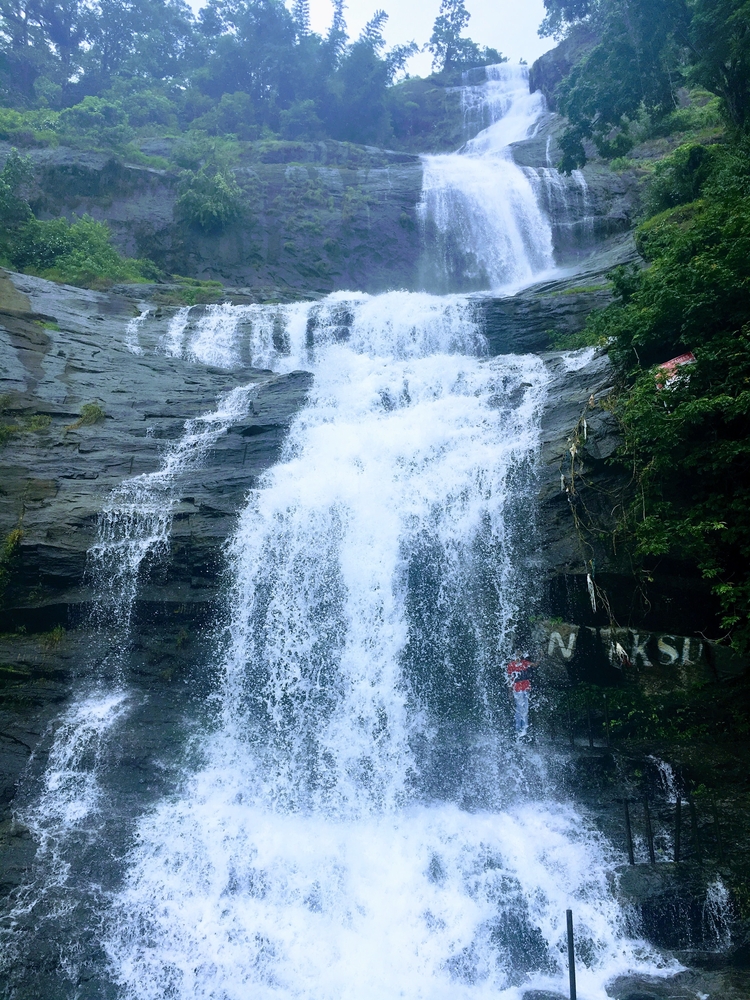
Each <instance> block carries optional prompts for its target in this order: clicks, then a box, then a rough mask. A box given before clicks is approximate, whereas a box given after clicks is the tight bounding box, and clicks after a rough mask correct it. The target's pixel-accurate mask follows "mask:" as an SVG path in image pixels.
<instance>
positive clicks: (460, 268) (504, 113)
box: [419, 64, 554, 293]
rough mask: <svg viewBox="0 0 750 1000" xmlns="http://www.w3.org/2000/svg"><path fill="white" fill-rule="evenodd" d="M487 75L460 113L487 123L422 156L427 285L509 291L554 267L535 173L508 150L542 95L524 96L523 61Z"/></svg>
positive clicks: (530, 124) (534, 117)
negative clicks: (452, 148)
mask: <svg viewBox="0 0 750 1000" xmlns="http://www.w3.org/2000/svg"><path fill="white" fill-rule="evenodd" d="M486 74H487V79H486V80H485V82H484V83H483V84H481V85H479V86H475V87H471V88H468V95H467V97H466V98H465V102H464V115H465V120H467V118H468V120H474V121H477V120H480V121H482V122H484V121H488V125H487V127H486V128H484V129H483V131H481V132H480V133H479V134H478V135H477V136H476V137H475V138H473V139H471V140H469V142H467V143H466V144H465V145H464V146H463V148H462V149H461V150H459V152H458V153H451V154H447V155H441V156H424V157H423V158H422V160H423V164H424V180H423V183H422V200H421V203H420V205H419V215H420V218H421V220H422V225H423V228H424V231H425V239H426V242H427V244H428V246H429V248H430V250H429V254H428V261H427V264H426V275H425V283H426V284H428V285H430V286H432V287H438V288H439V289H440V290H448V289H457V290H461V291H463V290H467V291H468V290H481V289H492V290H494V291H496V292H504V293H508V292H512V291H515V290H516V289H518V288H520V287H522V286H523V285H528V284H530V283H531V282H532V281H534V280H536V279H538V278H540V277H542V276H543V275H544V274H545V273H546V272H549V271H551V270H552V268H553V267H554V254H553V246H552V228H551V225H550V221H549V217H548V215H547V214H546V213H545V212H544V211H543V209H542V206H541V204H540V198H539V196H538V193H537V191H536V186H537V176H536V173H535V172H534V171H533V170H530V169H524V168H522V167H519V166H518V165H517V164H516V163H515V161H514V160H513V157H512V154H511V150H510V148H509V147H510V145H511V143H514V142H519V141H521V140H522V139H526V138H527V137H528V136H529V135H530V134H531V133H532V132H533V130H534V127H535V125H536V123H537V121H538V119H539V117H540V115H541V114H542V113H543V112H544V110H545V104H544V98H543V97H542V95H541V94H530V93H529V86H528V69H527V67H525V66H509V65H507V64H502V65H499V66H488V67H487V69H486Z"/></svg>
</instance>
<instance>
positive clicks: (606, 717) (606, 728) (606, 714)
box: [604, 691, 610, 746]
mask: <svg viewBox="0 0 750 1000" xmlns="http://www.w3.org/2000/svg"><path fill="white" fill-rule="evenodd" d="M604 732H605V734H606V737H607V746H609V745H610V738H609V706H608V705H607V692H606V691H605V692H604Z"/></svg>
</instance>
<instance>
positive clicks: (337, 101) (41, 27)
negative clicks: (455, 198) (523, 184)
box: [0, 0, 502, 148]
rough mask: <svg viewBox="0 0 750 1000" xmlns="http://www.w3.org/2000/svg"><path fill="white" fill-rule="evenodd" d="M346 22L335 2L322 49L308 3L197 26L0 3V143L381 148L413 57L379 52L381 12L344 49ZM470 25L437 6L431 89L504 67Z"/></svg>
mask: <svg viewBox="0 0 750 1000" xmlns="http://www.w3.org/2000/svg"><path fill="white" fill-rule="evenodd" d="M344 10H345V4H344V3H343V0H333V20H332V23H331V27H330V29H329V30H328V32H327V34H326V35H324V36H323V35H319V34H316V33H315V32H313V31H312V30H311V29H310V13H309V3H308V0H296V2H295V3H294V4H293V6H292V9H291V10H289V9H287V7H286V6H285V4H284V3H283V2H282V0H209V2H208V3H207V4H206V6H205V7H204V8H203V9H202V10H201V11H200V13H199V14H198V16H197V17H195V16H194V15H193V14H192V12H191V11H190V8H189V7H188V6H187V4H185V3H182V2H181V0H107V2H106V3H105V2H103V0H102V2H100V3H93V4H89V3H84V2H83V0H66V2H65V3H63V4H54V5H53V4H45V3H41V4H39V3H31V4H26V3H22V4H21V5H18V4H10V3H0V104H1V105H3V106H4V107H2V108H0V137H3V138H7V139H10V140H11V141H13V142H15V143H16V144H17V145H19V146H21V145H23V144H29V143H41V144H45V143H55V142H56V141H64V142H73V143H76V142H77V143H81V142H83V143H85V144H86V145H88V146H89V147H90V146H106V147H117V148H124V147H125V146H127V144H128V143H129V142H130V141H131V140H133V139H135V138H138V137H139V136H144V135H154V134H157V135H164V134H169V135H179V134H181V133H184V132H188V131H194V132H199V133H200V132H202V133H205V134H208V135H223V136H227V135H232V136H235V137H236V138H238V139H241V140H252V139H261V138H264V137H277V138H282V139H309V140H316V139H320V138H332V139H337V140H341V141H348V142H356V143H370V144H376V145H381V146H382V145H392V144H394V143H397V142H398V134H397V133H398V127H397V123H398V120H399V119H400V118H403V116H404V113H405V110H406V109H405V107H404V105H405V104H410V103H415V102H414V101H413V96H414V95H413V94H410V93H409V92H408V88H407V93H406V94H403V93H401V92H400V91H399V88H398V87H394V86H393V84H394V82H395V80H396V78H397V76H398V75H399V74H401V73H402V71H403V69H404V66H405V64H406V62H407V60H408V59H409V57H410V56H411V55H413V54H414V53H415V52H416V51H418V49H419V47H418V46H417V45H416V43H414V42H408V43H406V44H403V45H397V46H395V47H394V48H392V49H390V50H386V45H385V40H384V38H383V28H384V25H385V23H386V21H387V19H388V16H387V14H386V13H385V12H384V11H382V10H377V11H375V13H374V15H373V17H372V18H371V20H370V21H369V22H368V24H367V25H366V27H365V28H364V30H363V31H362V33H361V34H360V36H359V37H358V38H357V39H355V40H353V41H352V40H350V39H349V36H348V32H347V25H346V20H345V16H344ZM468 21H469V14H468V12H467V10H466V8H465V6H464V0H442V3H441V6H440V11H439V14H438V17H437V19H436V21H435V25H434V30H433V34H432V37H431V39H430V42H429V44H428V47H429V49H430V50H431V51H432V54H433V58H434V69H435V70H436V71H437V72H438V74H439V76H438V78H437V80H438V81H439V82H441V83H451V82H458V80H459V79H460V72H461V70H462V69H464V68H466V67H469V66H481V65H485V64H487V63H491V62H498V61H500V60H501V59H502V56H501V55H500V53H498V52H497V51H495V50H494V49H488V48H482V47H480V46H479V45H477V44H476V43H475V42H473V41H472V40H471V39H469V38H466V37H464V36H463V31H464V29H465V28H466V25H467V23H468ZM416 103H419V102H416ZM422 110H423V111H424V108H423V109H422ZM430 124H432V125H434V124H436V122H435V121H432V122H431V123H430ZM394 125H395V126H396V127H394Z"/></svg>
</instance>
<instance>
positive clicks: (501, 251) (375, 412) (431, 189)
mask: <svg viewBox="0 0 750 1000" xmlns="http://www.w3.org/2000/svg"><path fill="white" fill-rule="evenodd" d="M476 89H477V93H475V94H472V95H468V94H467V115H468V114H474V113H475V112H476V113H481V115H484V116H487V117H488V118H489V122H488V127H487V129H486V131H485V132H484V133H482V134H481V135H479V136H477V138H476V139H475V140H472V142H470V143H468V144H467V146H466V147H465V148H464V150H463V151H462V152H461V153H460V154H456V155H454V156H450V157H428V158H425V182H424V196H423V202H422V206H421V211H422V215H423V219H424V220H425V225H426V226H427V225H432V226H433V227H434V231H435V233H436V234H437V236H438V237H439V238H440V239H441V240H442V241H443V242H442V243H441V247H442V250H443V251H444V252H445V253H444V261H445V260H447V256H446V255H447V254H448V252H449V251H451V252H452V250H455V251H456V252H457V253H458V254H459V256H460V257H461V260H462V261H463V262H464V263H465V262H466V261H468V262H469V264H470V266H471V267H473V268H474V272H473V277H472V276H471V275H470V276H469V277H470V283H471V282H473V284H474V286H476V287H480V286H482V285H483V284H484V286H485V287H493V288H496V289H506V290H508V289H513V288H516V287H518V286H519V285H521V284H524V283H526V282H528V281H530V280H532V279H533V278H534V277H538V276H539V275H540V274H541V273H543V272H544V271H545V269H547V268H549V267H551V265H552V243H551V235H550V226H549V221H548V220H547V218H546V217H545V215H544V213H543V212H542V210H541V209H540V207H539V197H538V192H537V191H536V189H535V187H534V183H535V181H534V179H535V177H537V175H536V174H533V172H531V173H529V172H528V171H524V170H522V169H520V168H518V167H517V166H516V165H515V163H514V162H513V161H512V159H511V158H510V156H509V154H508V150H507V147H508V145H509V143H511V142H513V141H516V140H517V139H521V138H524V137H525V136H526V135H527V134H528V133H529V131H530V130H531V129H532V128H533V127H534V123H535V121H536V119H537V117H538V115H539V114H540V113H541V110H542V109H543V105H542V104H541V99H540V98H537V97H531V96H530V95H529V94H528V88H527V86H526V79H525V71H524V70H522V69H511V68H508V67H505V66H502V67H490V68H489V70H488V80H487V82H486V84H484V85H482V88H476ZM479 90H481V95H480V94H479V93H478V91H479ZM471 102H474V104H473V105H472V107H473V110H472V109H471V107H470V105H471ZM480 105H481V108H480V111H477V107H479V106H480ZM532 174H533V176H532ZM451 241H452V242H451ZM461 255H462V256H461ZM472 255H473V257H472ZM472 261H473V263H472ZM446 266H447V265H446ZM462 266H463V265H462ZM144 319H145V314H143V316H142V317H140V318H138V319H135V320H133V321H132V322H131V324H129V326H128V330H127V335H126V342H127V346H128V347H129V348H130V349H131V350H133V351H135V352H137V353H142V352H143V348H142V347H141V346H140V344H139V342H138V334H139V329H140V325H141V323H142V322H143V321H144ZM485 347H486V345H485V342H484V338H483V336H482V334H481V330H480V326H479V323H478V321H477V317H476V315H475V313H474V307H473V305H472V303H471V302H470V300H468V299H466V298H464V297H461V296H446V297H443V298H437V297H434V296H430V295H424V294H409V293H406V292H392V293H389V294H386V295H381V296H369V295H365V294H360V293H348V292H347V293H344V292H341V293H336V294H334V295H331V296H329V297H328V298H327V299H326V300H324V301H322V302H318V303H309V302H308V303H298V304H294V305H287V306H273V307H272V306H268V307H265V306H256V305H250V306H240V307H232V306H231V305H219V306H209V307H207V308H198V309H196V311H195V312H193V311H192V310H190V309H187V308H185V309H182V310H179V311H178V312H176V313H175V315H174V316H173V318H172V320H171V322H170V324H169V327H168V330H167V331H166V335H165V337H164V339H163V341H162V343H161V344H160V345H159V350H161V351H163V352H165V353H167V354H169V355H172V356H174V357H181V358H184V359H185V360H188V361H190V360H194V361H200V362H202V363H205V364H209V365H212V366H217V367H224V368H232V367H234V366H237V365H239V364H252V365H255V366H256V367H264V368H266V367H270V368H274V369H275V370H277V371H282V372H284V371H286V372H288V371H292V370H294V369H298V368H307V369H310V370H312V371H313V372H314V376H315V380H314V387H313V389H312V391H311V393H310V396H309V399H308V403H307V406H306V407H305V408H304V409H303V410H302V411H301V413H300V414H299V415H298V417H297V418H296V420H295V422H294V424H293V426H292V429H291V432H290V435H289V438H288V440H287V443H286V445H285V450H284V454H283V456H282V460H281V461H280V462H279V463H278V464H277V465H276V466H275V467H274V468H272V469H271V470H270V471H269V472H268V473H267V474H266V475H265V476H264V477H263V479H262V481H261V483H260V484H259V486H258V488H257V489H254V490H253V491H252V493H251V494H250V496H249V498H248V503H247V506H246V508H245V509H244V511H243V512H242V514H241V517H240V519H239V523H238V527H237V531H236V533H235V535H234V538H233V539H232V541H231V544H230V546H229V548H228V553H227V555H228V563H229V569H230V571H231V584H230V586H229V588H228V594H227V604H228V617H229V620H230V627H229V628H228V630H227V635H226V637H225V638H224V640H223V641H222V642H221V643H220V644H219V646H218V649H217V652H216V656H217V659H220V661H221V670H220V676H219V677H218V678H217V684H216V697H215V698H214V699H213V707H212V714H211V717H210V719H209V720H208V721H206V720H205V719H203V720H202V722H203V726H202V729H201V731H200V732H199V733H198V735H197V737H196V740H195V745H194V747H193V748H192V751H191V753H190V754H189V756H188V759H186V762H185V764H184V769H183V777H182V782H181V784H180V787H179V788H178V789H177V790H175V791H174V792H173V794H171V795H169V796H167V797H165V798H163V799H162V800H161V801H159V802H157V804H156V805H155V806H154V807H153V808H151V809H150V810H149V811H147V812H146V813H145V814H144V815H142V816H141V819H140V820H139V822H138V825H137V832H136V835H135V838H134V841H133V844H132V849H131V851H130V854H129V856H128V858H127V865H128V867H127V873H126V875H125V877H124V878H123V879H122V880H120V881H119V882H118V888H117V890H116V891H115V892H113V893H112V894H111V896H110V897H109V898H107V900H106V905H104V904H103V902H102V899H103V895H104V894H103V892H102V890H101V888H100V887H99V886H96V885H93V886H88V885H85V884H84V888H83V889H82V890H81V892H82V893H83V894H85V893H88V894H89V896H90V897H91V898H93V899H94V903H93V904H91V906H90V910H89V918H90V920H91V922H92V924H93V923H94V922H96V926H97V927H102V928H103V935H104V941H103V943H104V947H105V948H106V952H107V956H108V960H109V968H108V974H109V975H110V976H111V978H112V979H114V980H115V981H116V983H117V984H118V985H119V987H120V989H121V993H122V995H123V996H127V997H130V998H132V1000H157V998H158V1000H163V998H165V997H169V998H170V1000H246V998H247V997H249V996H251V997H253V998H258V1000H264V998H268V1000H272V998H273V1000H292V998H295V1000H297V998H305V1000H355V998H356V1000H391V998H392V997H394V996H404V997H407V998H409V1000H440V998H443V997H445V998H446V1000H447V998H449V997H450V998H451V1000H454V998H458V1000H464V998H465V1000H485V998H487V1000H489V998H490V997H493V998H496V997H499V998H504V1000H520V998H521V997H522V996H523V995H524V993H525V992H527V991H530V990H547V991H552V992H551V995H552V996H559V995H561V993H562V992H563V991H564V987H563V983H564V980H565V975H566V969H565V963H564V957H563V956H564V938H565V909H566V908H567V907H569V906H572V907H573V909H574V911H575V914H576V927H577V935H578V953H579V963H580V964H579V969H578V983H579V996H580V997H581V998H582V1000H604V998H605V996H606V993H605V984H606V983H607V981H608V980H610V979H612V978H613V977H615V976H617V975H619V974H622V973H627V972H632V971H635V970H638V971H641V972H647V973H653V974H659V973H663V972H664V971H665V970H666V965H665V963H663V962H662V961H660V960H659V959H658V958H657V957H656V956H655V955H654V954H653V953H652V952H651V951H650V950H649V949H648V948H647V947H646V946H645V945H644V944H643V943H642V942H639V941H638V940H634V939H633V938H632V937H629V936H628V932H627V928H626V921H625V919H624V916H623V913H622V912H621V910H620V907H619V905H618V903H617V901H616V899H615V896H614V894H613V879H614V874H613V873H614V868H615V866H616V865H617V864H618V863H619V862H620V861H622V858H621V857H620V856H619V855H618V854H617V852H616V851H614V850H613V848H612V847H611V845H609V844H608V843H607V841H606V839H605V838H604V837H602V836H601V835H600V834H599V833H597V832H596V830H595V829H594V828H593V826H592V825H591V824H590V823H589V822H588V821H587V820H586V818H585V817H584V816H582V815H581V814H580V812H578V811H577V810H576V809H575V808H574V807H573V806H572V805H571V804H570V803H569V802H567V801H565V800H564V798H563V797H562V796H561V793H560V790H559V789H558V788H557V787H556V783H555V780H554V771H555V766H556V764H557V761H556V760H555V756H554V751H553V750H552V749H550V748H546V749H545V750H544V751H543V752H540V751H537V750H535V749H532V748H530V747H526V748H524V749H523V750H520V749H519V748H518V747H517V746H516V745H515V744H514V743H513V742H511V739H510V735H509V730H508V720H507V717H506V712H505V709H504V704H503V702H504V699H505V698H506V693H505V688H504V678H503V676H502V663H503V662H504V659H505V657H507V656H508V655H509V654H510V652H511V649H512V644H513V643H514V642H515V641H516V639H517V637H519V636H521V635H522V634H523V626H524V621H523V619H524V617H526V616H527V612H528V608H527V606H526V605H527V600H528V598H529V597H530V596H531V591H532V589H533V588H532V586H531V584H530V576H532V575H533V563H532V562H531V561H530V552H531V549H532V546H533V533H534V463H535V459H536V455H537V452H538V449H539V438H540V430H539V423H540V410H541V408H542V404H543V401H544V397H545V392H546V383H547V379H546V374H545V368H544V365H543V364H542V362H541V361H540V360H539V359H538V358H536V357H531V356H526V357H521V356H514V357H505V358H488V357H486V356H485V355H486V350H485ZM580 362H581V359H580V358H571V360H570V368H571V370H574V369H575V368H576V367H577V366H579V364H580ZM249 398H250V397H249V390H244V389H243V390H235V392H234V393H232V394H230V395H229V396H228V397H227V398H226V400H225V403H224V404H223V405H222V407H220V409H219V410H218V411H217V412H216V413H215V414H210V415H208V416H207V417H204V418H200V419H199V420H198V421H193V422H189V423H188V425H186V429H185V436H184V438H183V439H182V441H181V442H180V443H179V444H177V445H176V446H175V447H173V448H172V449H170V450H169V451H168V452H167V455H166V458H165V461H164V464H163V467H162V469H160V470H159V471H158V472H157V473H154V474H153V475H152V476H144V477H137V478H136V479H134V480H130V481H128V482H127V483H125V484H124V485H123V486H122V487H121V488H120V489H119V490H117V491H115V493H114V494H113V496H112V497H111V499H110V501H109V504H108V505H107V507H106V508H105V511H104V512H103V514H102V518H101V520H100V536H99V539H98V542H97V545H96V546H95V547H94V549H93V550H92V554H91V560H92V567H93V572H92V579H94V580H95V581H97V586H98V589H99V595H100V596H99V600H100V605H101V607H102V608H109V609H111V610H112V612H113V614H112V617H113V619H115V623H116V624H117V625H118V627H119V631H117V629H116V630H115V631H117V637H118V638H117V641H118V643H122V644H124V643H126V641H127V630H128V628H129V625H130V615H131V609H132V606H133V601H134V600H135V597H136V593H137V585H138V580H139V575H140V572H141V567H142V566H143V565H144V562H145V561H147V560H148V559H150V558H153V557H156V556H158V555H159V554H160V552H162V551H163V550H164V548H165V547H166V544H167V540H168V532H169V527H170V523H171V515H172V509H173V504H174V501H175V499H176V497H177V493H176V492H175V483H176V481H177V477H178V474H179V472H180V470H181V469H183V468H184V467H185V465H186V464H189V463H190V462H193V461H194V460H195V459H197V457H199V456H200V454H202V452H203V451H204V450H205V447H207V446H208V445H209V444H210V443H211V442H212V441H213V440H215V438H216V436H217V435H218V434H221V433H223V432H224V431H225V430H226V429H227V428H228V427H229V425H230V424H231V423H232V422H233V421H234V420H236V419H237V417H238V416H239V415H240V414H241V413H242V412H244V408H245V407H246V406H247V405H248V402H249ZM104 617H105V616H104V615H100V618H104ZM113 673H114V675H115V680H114V682H112V681H111V680H110V681H109V682H108V683H103V684H102V686H101V688H100V689H97V690H96V691H94V692H93V694H92V693H91V692H89V693H88V694H87V695H86V696H84V697H82V698H81V699H79V701H78V702H77V703H76V705H74V706H73V708H72V709H71V710H70V711H69V712H68V713H67V714H66V715H65V717H64V718H63V720H62V723H61V727H60V729H59V731H58V734H57V737H56V739H55V742H54V744H53V747H52V752H51V755H50V764H49V767H48V769H47V773H46V775H45V777H44V782H43V788H42V791H41V793H40V794H39V796H38V797H37V799H36V801H35V802H34V804H33V805H32V807H31V808H30V809H28V810H27V811H26V812H25V814H24V815H23V818H24V819H25V821H26V822H27V823H28V824H29V825H30V826H31V828H32V831H33V832H34V834H35V836H36V837H37V839H38V841H39V844H40V846H41V851H40V855H39V862H38V863H39V865H41V866H44V864H45V863H47V872H46V876H45V877H46V878H47V883H46V884H47V885H48V886H52V887H54V888H55V889H56V890H60V892H58V895H57V897H56V898H58V899H59V900H63V901H62V902H60V905H59V906H58V909H57V911H56V912H62V911H63V910H64V908H65V906H66V905H67V904H66V903H65V901H64V899H63V894H64V891H65V889H66V885H67V880H68V877H69V872H70V864H71V859H72V858H73V855H74V853H75V849H76V843H75V842H74V841H75V838H78V846H79V847H80V843H81V842H82V841H86V842H87V844H88V849H89V850H90V851H91V850H96V847H97V844H98V841H97V837H98V836H100V832H99V830H100V827H101V825H102V824H101V823H100V822H99V817H101V816H103V814H104V811H105V807H106V803H104V802H103V800H102V795H101V789H100V787H99V785H98V783H97V775H98V774H99V771H100V768H101V767H104V766H106V761H107V748H108V741H109V740H110V737H111V733H112V732H113V729H114V727H116V726H117V724H118V723H119V722H120V721H121V720H122V719H123V718H125V717H126V715H127V714H128V711H129V708H130V706H129V700H128V699H129V697H130V695H129V692H128V691H127V689H126V688H125V686H124V684H123V682H122V679H121V678H120V677H118V676H117V671H116V670H115V671H113ZM105 680H106V679H105ZM196 761H197V763H196ZM550 761H551V762H552V766H549V765H550ZM66 838H67V839H66ZM71 844H72V846H71ZM92 845H93V846H92ZM81 850H82V849H81ZM82 853H85V852H83V851H82ZM51 856H52V857H53V858H54V864H52V863H50V862H49V858H50V857H51ZM120 861H121V858H117V862H118V863H119V862H120ZM79 877H80V878H81V881H82V882H83V883H85V882H86V879H87V878H88V875H87V874H86V875H83V876H81V875H80V873H79ZM118 877H119V876H118ZM714 895H715V896H716V899H718V898H719V897H718V890H717V891H716V892H715V893H714ZM87 898H88V897H87ZM712 899H713V897H712ZM37 900H38V895H36V896H35V887H30V888H29V891H28V892H27V893H26V894H25V895H24V896H23V900H22V903H23V906H25V907H26V908H27V910H28V911H31V910H32V909H33V907H34V906H35V905H36V902H37ZM712 905H713V903H712ZM715 909H716V907H714V909H711V910H710V913H709V911H708V910H707V913H708V917H707V919H709V918H710V919H714V916H713V914H714V910H715ZM54 916H55V914H54V913H53V914H52V917H54Z"/></svg>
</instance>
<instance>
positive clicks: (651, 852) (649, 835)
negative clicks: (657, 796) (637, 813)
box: [643, 798, 656, 865]
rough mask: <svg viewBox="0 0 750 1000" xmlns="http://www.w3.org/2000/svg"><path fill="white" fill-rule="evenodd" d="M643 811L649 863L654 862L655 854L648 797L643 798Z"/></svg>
mask: <svg viewBox="0 0 750 1000" xmlns="http://www.w3.org/2000/svg"><path fill="white" fill-rule="evenodd" d="M643 812H644V813H645V816H646V838H647V840H648V857H649V860H650V861H651V864H652V865H654V864H656V855H655V854H654V831H653V828H652V827H651V811H650V810H649V808H648V799H646V798H644V800H643Z"/></svg>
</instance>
